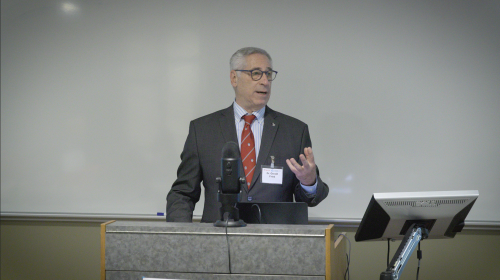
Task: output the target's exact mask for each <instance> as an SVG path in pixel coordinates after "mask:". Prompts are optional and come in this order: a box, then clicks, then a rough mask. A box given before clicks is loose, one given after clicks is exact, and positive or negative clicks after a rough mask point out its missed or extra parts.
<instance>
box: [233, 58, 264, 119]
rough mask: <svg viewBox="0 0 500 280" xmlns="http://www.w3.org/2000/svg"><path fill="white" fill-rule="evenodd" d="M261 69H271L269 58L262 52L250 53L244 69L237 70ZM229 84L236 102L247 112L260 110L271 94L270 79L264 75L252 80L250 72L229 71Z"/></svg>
mask: <svg viewBox="0 0 500 280" xmlns="http://www.w3.org/2000/svg"><path fill="white" fill-rule="evenodd" d="M255 69H259V70H262V71H269V70H272V68H271V63H270V62H269V59H267V57H266V56H265V55H263V54H257V53H256V54H251V55H249V56H247V57H246V65H245V68H244V69H238V70H255ZM230 77H231V85H232V86H233V88H234V91H235V93H236V103H238V105H240V106H241V107H242V108H243V109H245V110H246V111H247V112H249V113H251V112H254V111H258V110H260V109H261V108H262V107H264V106H266V104H267V102H268V101H269V97H270V96H271V81H269V80H268V79H267V77H266V75H262V78H260V80H258V81H254V80H252V77H251V75H250V72H238V73H237V72H236V71H234V70H232V71H231V73H230Z"/></svg>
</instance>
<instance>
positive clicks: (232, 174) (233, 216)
mask: <svg viewBox="0 0 500 280" xmlns="http://www.w3.org/2000/svg"><path fill="white" fill-rule="evenodd" d="M240 169H241V156H240V148H239V147H238V144H236V143H235V142H227V143H226V144H225V145H224V147H223V148H222V159H221V177H218V178H216V182H217V183H218V184H219V192H218V193H217V201H218V202H220V204H221V207H220V210H219V212H220V220H217V221H216V222H215V223H214V226H216V227H244V226H246V225H247V224H246V223H245V222H244V221H243V220H240V213H239V209H238V208H237V207H236V204H237V203H238V202H239V201H240V195H241V185H243V184H245V177H240Z"/></svg>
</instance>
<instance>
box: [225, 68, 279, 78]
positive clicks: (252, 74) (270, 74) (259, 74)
mask: <svg viewBox="0 0 500 280" xmlns="http://www.w3.org/2000/svg"><path fill="white" fill-rule="evenodd" d="M234 71H240V72H248V73H250V77H252V80H254V81H258V80H260V79H261V78H262V75H263V74H266V77H267V80H269V81H272V80H274V79H276V75H278V71H274V70H269V71H262V70H259V69H254V70H234Z"/></svg>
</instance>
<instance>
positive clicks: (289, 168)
mask: <svg viewBox="0 0 500 280" xmlns="http://www.w3.org/2000/svg"><path fill="white" fill-rule="evenodd" d="M230 68H231V71H230V79H231V85H232V86H233V88H234V91H235V95H236V98H235V102H233V104H232V105H231V106H230V107H228V108H226V109H223V110H220V111H217V112H215V113H212V114H209V115H206V116H204V117H201V118H198V119H196V120H193V121H191V123H190V126H189V134H188V137H187V140H186V143H185V145H184V150H183V151H182V154H181V160H182V161H181V164H180V166H179V169H178V170H177V180H176V181H175V182H174V184H173V185H172V188H171V190H170V192H169V193H168V195H167V221H168V222H191V221H192V218H193V210H194V207H195V204H196V203H197V202H198V200H199V199H200V194H201V186H200V184H201V182H202V181H203V185H204V187H205V205H204V208H203V216H202V219H201V221H202V222H214V221H216V220H218V219H221V217H220V213H219V208H220V203H219V202H218V201H217V191H218V188H219V186H218V183H217V182H216V178H217V177H220V176H221V157H222V154H221V151H222V148H223V146H224V144H226V143H227V142H229V141H233V142H236V143H239V145H241V143H242V142H244V141H247V140H245V139H248V138H247V137H246V136H245V137H244V138H245V139H241V136H242V133H243V130H244V129H245V120H243V118H242V117H243V116H245V115H255V119H254V120H253V121H252V122H251V124H247V125H250V127H251V131H252V132H253V135H251V138H253V139H254V142H255V145H254V146H255V154H254V155H253V156H254V157H255V160H256V163H255V164H254V165H255V167H254V168H255V169H254V171H253V176H252V175H251V173H250V177H249V175H247V174H248V173H247V171H246V170H245V173H246V177H247V183H248V186H247V187H242V194H241V201H254V202H286V201H287V202H292V201H294V197H295V201H297V202H306V203H307V204H308V205H309V206H316V205H317V204H318V203H319V202H321V201H322V200H323V199H324V198H325V197H326V196H327V195H328V190H329V189H328V186H327V185H326V184H325V183H323V181H321V178H320V177H319V171H318V168H317V167H316V164H315V162H314V155H313V151H312V148H311V138H310V136H309V130H308V127H307V125H306V124H305V123H303V122H301V121H300V120H297V119H295V118H292V117H290V116H287V115H284V114H281V113H279V112H276V111H274V110H272V109H271V108H269V107H267V102H268V101H269V97H270V96H271V83H272V80H274V78H275V77H276V74H277V72H276V71H274V70H273V69H272V59H271V57H270V55H269V54H268V53H267V52H266V51H265V50H262V49H259V48H243V49H240V50H238V51H237V52H236V53H235V54H234V55H233V56H232V57H231V60H230ZM252 118H253V117H252ZM243 135H245V134H243ZM245 145H246V142H245ZM252 146H253V142H252ZM243 157H245V159H244V164H243V165H245V160H246V156H245V155H243V153H242V158H243ZM252 162H253V160H252ZM299 162H300V163H299ZM271 164H273V165H274V166H275V168H277V169H276V170H280V169H281V170H282V171H280V172H278V176H277V177H279V179H280V181H281V182H276V181H273V179H270V178H269V177H267V176H265V173H266V172H262V170H263V169H262V168H263V166H270V165H271Z"/></svg>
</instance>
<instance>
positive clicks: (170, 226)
mask: <svg viewBox="0 0 500 280" xmlns="http://www.w3.org/2000/svg"><path fill="white" fill-rule="evenodd" d="M228 245H229V246H228ZM346 266H347V261H346V247H345V238H343V236H340V237H339V238H337V239H336V240H335V238H334V232H333V225H252V224H249V225H247V226H246V227H240V228H228V229H227V235H226V229H225V228H220V227H214V226H213V225H212V224H204V223H166V222H125V221H119V222H114V221H110V222H107V223H104V224H102V225H101V279H102V280H104V279H108V280H115V279H119V280H126V279H142V278H143V277H147V278H160V279H245V280H250V279H256V280H257V279H259V280H260V279H273V280H278V279H297V280H298V279H343V278H344V272H345V269H346Z"/></svg>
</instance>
